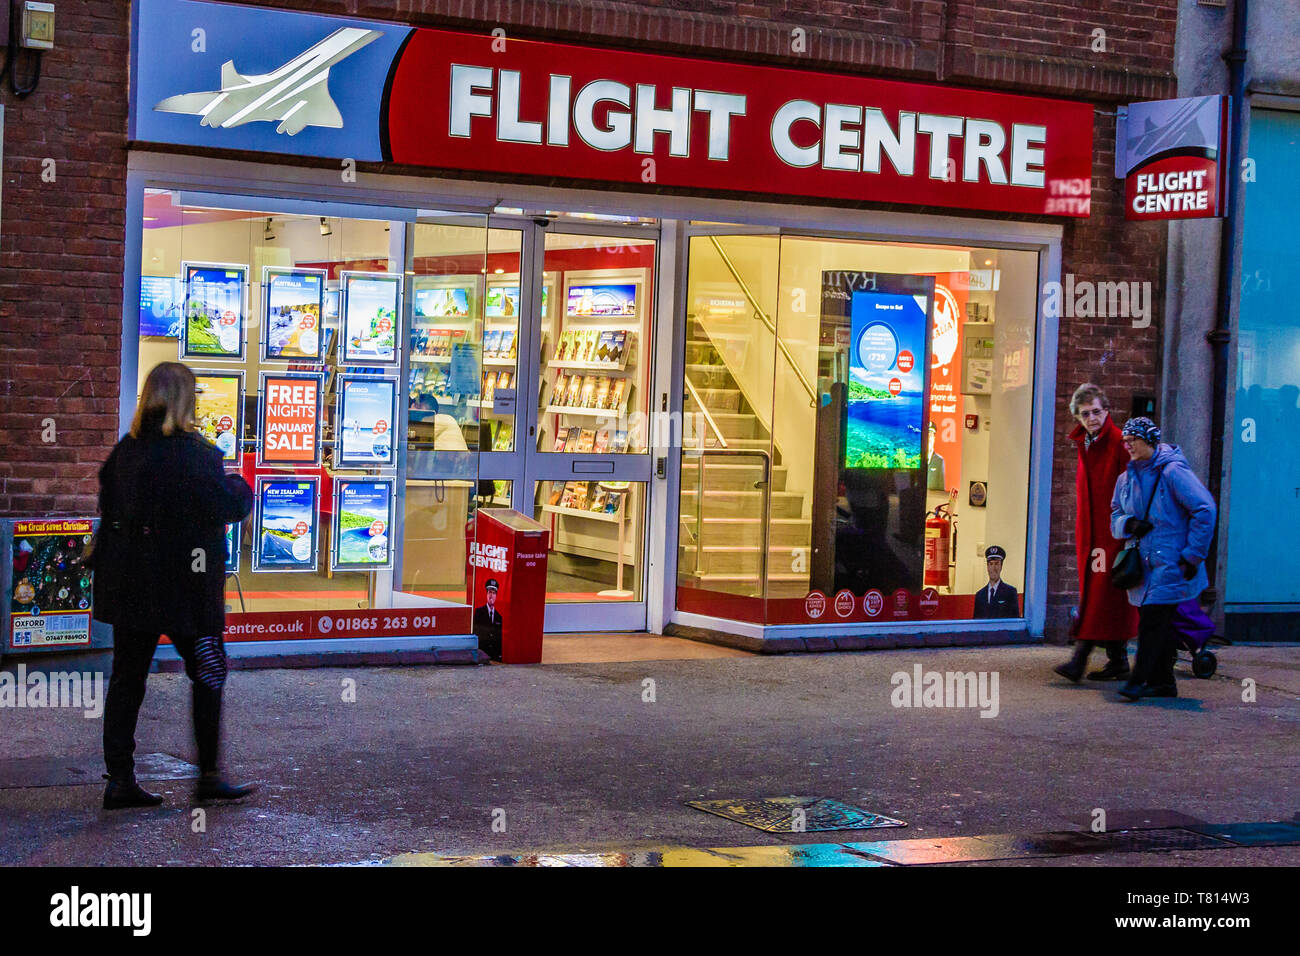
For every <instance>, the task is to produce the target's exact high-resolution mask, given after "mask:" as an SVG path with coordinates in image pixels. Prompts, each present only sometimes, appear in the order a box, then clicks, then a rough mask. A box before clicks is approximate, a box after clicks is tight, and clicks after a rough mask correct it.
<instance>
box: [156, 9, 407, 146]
mask: <svg viewBox="0 0 1300 956" xmlns="http://www.w3.org/2000/svg"><path fill="white" fill-rule="evenodd" d="M382 35H383V34H381V33H380V32H379V31H378V30H363V29H361V28H359V27H343V28H341V29H339V30H335V31H334V32H333V33H331V34H330V35H329V36H327V37H326V38H325V39H324V40H321V41H320V42H319V43H317V44H316V45H315V46H313V47H311V48H310V49H308V50H307V51H305V52H303V53H300V54H298V55H297V56H296V57H294V58H293V59H292V60H290V61H289V62H288V63H286V64H285V65H284V66H282V67H280V68H279V69H278V70H275V71H273V72H271V73H263V74H261V75H260V76H243V75H242V74H240V73H238V72H236V70H235V61H234V60H227V61H226V62H225V63H223V64H222V65H221V89H219V90H211V91H209V92H206V93H181V94H180V95H179V96H169V97H167V99H165V100H163V101H162V102H161V103H159V104H158V105H157V106H155V107H154V109H155V110H160V111H162V112H164V113H188V114H190V115H191V116H201V117H203V119H202V122H201V123H200V125H202V126H214V127H216V126H220V127H222V128H223V129H229V128H231V127H234V126H242V125H244V124H245V123H256V122H274V121H276V120H278V121H279V124H280V125H278V126H277V127H276V128H275V131H276V132H277V133H288V134H289V135H290V136H293V135H294V134H295V133H299V132H301V131H302V130H303V129H304V128H305V127H308V126H326V127H330V128H332V129H341V128H342V126H343V116H342V114H340V113H339V108H338V106H337V105H335V103H334V101H333V100H332V99H330V93H329V87H328V85H327V83H328V81H329V76H330V67H331V66H333V65H334V64H335V63H338V62H339V61H340V60H343V59H346V58H347V57H349V56H351V55H352V54H353V53H355V52H357V50H360V49H361V48H362V47H363V46H366V45H367V44H368V43H371V42H373V41H374V40H377V39H379V37H380V36H382Z"/></svg>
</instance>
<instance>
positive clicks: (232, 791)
mask: <svg viewBox="0 0 1300 956" xmlns="http://www.w3.org/2000/svg"><path fill="white" fill-rule="evenodd" d="M255 790H257V784H255V783H241V784H234V783H228V782H227V781H226V778H225V777H223V776H221V773H220V771H217V770H213V771H209V772H208V773H205V774H203V776H201V777H199V783H198V786H197V787H195V789H194V795H195V796H196V797H197V798H198V799H200V800H239V799H242V798H243V797H246V796H248V795H249V794H250V793H253V792H254V791H255Z"/></svg>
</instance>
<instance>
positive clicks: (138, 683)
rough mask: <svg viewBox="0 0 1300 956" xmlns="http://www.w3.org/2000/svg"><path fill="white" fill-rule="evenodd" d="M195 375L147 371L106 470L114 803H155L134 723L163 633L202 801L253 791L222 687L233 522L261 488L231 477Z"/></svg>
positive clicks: (109, 750) (104, 608)
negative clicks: (230, 735) (199, 405)
mask: <svg viewBox="0 0 1300 956" xmlns="http://www.w3.org/2000/svg"><path fill="white" fill-rule="evenodd" d="M194 396H195V382H194V373H193V372H191V371H190V370H189V369H188V368H186V367H185V366H184V365H182V364H180V363H179V362H163V363H162V364H160V365H158V366H157V367H156V368H155V369H154V370H153V371H152V372H150V373H149V377H148V378H147V379H146V380H145V383H144V389H143V392H142V394H141V396H140V404H139V407H138V408H137V409H136V414H135V420H134V421H133V422H132V423H131V430H130V432H129V433H128V434H127V435H126V436H125V437H124V438H123V439H122V440H121V441H120V442H118V443H117V446H116V447H115V448H114V449H113V451H112V453H111V454H110V455H109V456H108V461H106V462H105V463H104V467H103V468H102V469H101V470H100V472H99V487H100V491H99V511H100V515H101V521H100V532H99V537H98V539H97V541H96V543H95V551H94V556H93V562H94V568H95V617H96V618H97V619H98V620H101V621H105V622H107V623H109V624H112V625H113V674H112V676H111V677H110V678H109V682H108V695H107V700H106V703H105V710H104V762H105V763H106V764H107V767H108V778H109V782H108V788H107V789H106V790H105V792H104V807H105V808H106V809H114V808H118V807H135V806H154V805H156V804H159V803H161V802H162V797H159V796H157V795H155V794H151V793H149V792H147V791H145V790H144V789H142V788H141V787H140V786H139V784H137V783H136V780H135V762H134V760H133V755H134V753H135V726H136V719H137V718H138V716H139V713H140V705H141V704H142V703H143V702H144V694H145V681H146V679H147V678H148V675H149V665H150V662H151V661H152V660H153V655H154V651H155V649H156V648H157V646H158V639H159V637H160V636H161V635H163V634H165V635H167V637H168V638H169V639H170V640H171V642H172V644H173V645H174V646H175V647H176V650H177V652H179V654H180V655H181V657H182V658H183V659H184V661H185V673H186V674H187V675H189V678H190V680H191V681H192V682H193V706H194V733H195V737H196V738H197V743H198V751H199V769H200V770H201V771H202V776H201V777H200V779H199V784H198V796H199V798H200V799H227V800H228V799H235V798H238V797H242V796H245V795H246V794H248V793H250V792H252V790H253V789H254V788H253V787H251V786H244V787H239V786H233V785H231V784H229V783H227V782H226V781H225V780H224V779H223V778H222V776H221V773H220V770H219V768H218V759H217V757H218V749H219V741H220V728H221V691H222V687H223V686H224V685H225V680H226V652H225V646H224V644H223V642H222V634H223V632H224V631H225V619H226V603H225V577H226V571H225V566H226V541H225V527H226V525H227V524H230V523H231V522H235V521H242V520H243V519H244V517H245V516H246V515H247V514H248V512H249V511H250V510H251V508H252V504H253V493H252V491H251V489H250V488H249V487H248V483H247V482H246V481H244V479H243V478H241V477H240V476H239V475H228V474H226V472H225V470H224V468H223V466H222V456H221V452H220V451H219V450H218V449H217V447H216V446H215V445H212V444H210V443H209V442H207V441H206V440H205V439H204V438H202V436H200V435H199V434H198V432H197V431H195V422H194Z"/></svg>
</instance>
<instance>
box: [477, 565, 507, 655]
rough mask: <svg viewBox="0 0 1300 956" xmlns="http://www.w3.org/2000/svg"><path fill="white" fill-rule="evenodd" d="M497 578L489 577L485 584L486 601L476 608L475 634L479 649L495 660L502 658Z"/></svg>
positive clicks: (484, 594)
mask: <svg viewBox="0 0 1300 956" xmlns="http://www.w3.org/2000/svg"><path fill="white" fill-rule="evenodd" d="M498 587H499V585H498V584H497V579H496V578H488V580H487V583H486V584H484V585H483V597H484V600H485V601H486V603H485V604H484V605H483V606H482V607H476V608H474V636H475V637H477V638H478V646H479V650H481V651H482V652H483V653H484V654H486V655H487V656H488V657H490V658H492V660H494V661H499V660H501V626H502V621H501V612H500V611H498V610H497V589H498Z"/></svg>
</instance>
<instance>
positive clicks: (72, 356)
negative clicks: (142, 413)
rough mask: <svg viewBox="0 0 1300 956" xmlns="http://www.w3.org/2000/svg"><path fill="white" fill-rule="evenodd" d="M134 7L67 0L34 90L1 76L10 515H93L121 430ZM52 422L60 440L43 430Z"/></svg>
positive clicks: (2, 484) (3, 454)
mask: <svg viewBox="0 0 1300 956" xmlns="http://www.w3.org/2000/svg"><path fill="white" fill-rule="evenodd" d="M126 6H127V5H126V4H125V3H123V2H121V0H80V2H78V3H63V4H59V10H58V23H57V35H56V40H57V46H56V48H55V49H54V50H52V51H50V52H47V53H45V54H44V57H43V62H42V65H41V80H40V85H39V87H38V88H37V90H36V92H35V93H33V94H32V95H30V96H29V97H27V98H26V99H21V100H20V99H17V98H16V97H14V96H13V95H12V94H11V93H10V92H9V90H8V85H7V83H6V85H5V88H4V92H3V93H0V103H2V104H3V105H4V107H5V138H4V162H3V170H2V172H3V176H4V190H3V207H2V208H0V514H4V515H17V514H43V513H47V512H51V511H59V512H69V511H81V512H89V513H92V514H93V513H94V511H95V494H96V491H97V487H98V485H97V482H96V473H97V471H98V468H99V463H100V462H101V461H103V459H104V457H105V456H106V455H107V453H108V449H109V448H111V447H112V445H113V442H114V441H115V440H116V438H117V399H118V377H119V375H118V367H119V352H120V343H121V314H122V248H123V246H122V243H123V229H124V225H125V216H126V208H125V207H126V111H127V100H126V90H127V55H128V45H129V33H130V31H129V26H128V20H127V17H126V14H125V10H126ZM23 66H24V68H25V66H26V57H24V64H23ZM49 160H53V165H52V166H51V165H50V164H49V163H48V162H47V161H49ZM51 172H52V175H53V182H46V181H44V180H43V178H42V176H43V174H44V175H45V176H47V177H48V176H49V175H50V173H51ZM48 420H52V421H53V427H54V433H53V437H54V439H55V440H54V441H52V442H46V441H43V440H42V438H43V433H45V434H46V435H48V432H46V424H45V423H46V422H47V421H48Z"/></svg>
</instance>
